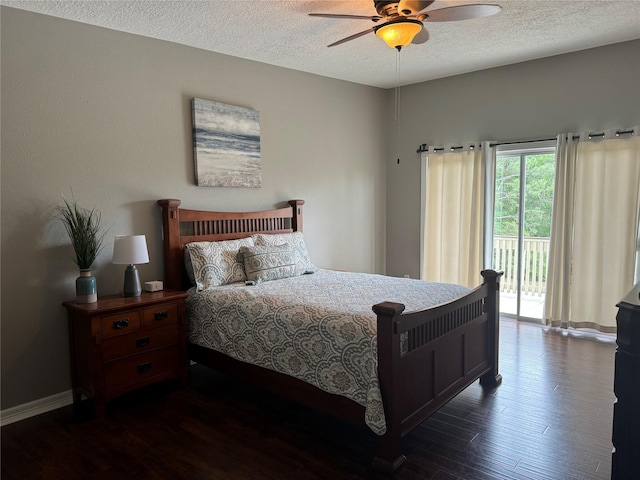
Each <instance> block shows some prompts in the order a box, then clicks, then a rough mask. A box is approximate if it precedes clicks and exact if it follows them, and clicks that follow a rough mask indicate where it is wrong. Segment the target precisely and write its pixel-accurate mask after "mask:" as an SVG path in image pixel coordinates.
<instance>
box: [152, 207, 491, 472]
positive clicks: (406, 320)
mask: <svg viewBox="0 0 640 480" xmlns="http://www.w3.org/2000/svg"><path fill="white" fill-rule="evenodd" d="M180 203H181V202H180V200H175V199H165V200H158V204H159V205H160V206H161V207H162V225H163V232H164V268H165V280H164V282H165V285H166V286H167V288H173V289H181V290H184V289H187V288H189V286H190V285H189V284H188V280H187V276H186V272H185V268H184V257H183V252H184V245H185V244H187V243H189V242H193V241H219V240H228V239H234V238H243V237H248V236H251V235H253V234H255V233H285V232H293V231H302V206H303V205H304V201H303V200H290V201H289V202H288V206H286V207H283V208H278V209H274V210H267V211H259V212H209V211H200V210H186V209H182V208H179V206H180ZM481 273H482V276H483V278H484V282H483V283H482V285H480V286H479V287H477V288H475V289H474V290H472V291H471V292H470V293H469V294H467V295H465V296H464V297H461V298H458V299H456V300H453V301H451V302H449V303H446V304H442V305H439V306H436V307H432V308H429V309H426V310H422V311H419V312H413V313H410V314H403V313H402V312H403V310H404V308H405V307H404V305H402V304H399V303H392V302H382V303H379V304H377V305H373V306H372V308H373V311H374V312H375V313H376V315H377V334H378V376H379V380H380V389H381V393H382V398H383V403H384V411H385V417H386V422H387V432H386V433H385V434H384V435H382V436H380V437H379V447H378V453H377V456H376V457H375V458H374V460H373V467H374V468H376V469H378V470H382V471H385V472H388V473H392V472H393V471H395V470H396V469H397V468H399V467H400V465H402V463H403V462H404V461H405V460H406V458H405V456H404V455H403V454H402V451H401V439H402V437H403V436H404V435H405V434H407V433H408V432H409V431H411V429H413V428H414V427H416V426H417V425H419V424H420V423H422V422H423V421H424V420H425V419H427V418H428V417H429V416H430V415H431V414H432V413H434V412H435V411H436V410H438V409H439V408H440V407H441V406H442V405H444V404H445V403H447V402H448V401H449V400H451V399H452V398H453V397H455V396H456V395H457V394H458V393H459V392H461V391H462V390H463V389H465V388H466V387H467V386H469V385H470V384H471V383H473V382H474V381H475V380H477V379H478V378H479V379H480V384H481V385H482V386H483V387H487V388H494V387H497V386H498V385H499V384H500V383H501V381H502V377H501V376H500V374H499V373H498V327H499V321H498V317H499V314H498V312H499V290H500V289H499V279H500V276H501V275H502V272H495V271H493V270H484V271H482V272H481ZM381 300H384V299H381ZM403 334H407V336H408V337H407V338H408V340H407V345H408V349H407V351H406V352H405V353H401V348H400V337H401V335H403ZM187 352H188V355H189V358H190V359H191V360H193V361H195V362H198V363H201V364H204V365H207V366H209V367H212V368H214V369H216V370H219V371H222V372H225V373H228V374H230V375H233V376H235V377H240V378H243V379H246V380H248V381H251V382H253V383H255V384H257V385H259V386H261V387H263V388H265V389H268V390H271V391H273V392H275V393H277V394H279V395H282V396H284V397H287V398H291V399H294V400H296V401H298V402H300V403H302V404H304V405H307V406H309V407H311V408H314V409H316V410H319V411H322V412H325V413H329V414H330V415H333V416H337V417H339V418H342V419H344V420H348V421H350V422H354V423H356V424H361V425H364V407H363V406H362V405H359V404H357V403H355V402H353V401H352V400H349V399H347V398H346V397H342V396H339V395H333V394H330V393H327V392H324V391H322V390H320V389H319V388H316V387H315V386H312V385H310V384H308V383H305V382H302V381H300V380H298V379H295V378H293V377H290V376H288V375H284V374H281V373H278V372H275V371H272V370H267V369H264V368H261V367H256V366H254V365H250V364H248V363H244V362H240V361H237V360H235V359H233V358H231V357H229V356H227V355H224V354H221V353H219V352H215V351H212V350H209V349H206V348H203V347H200V346H197V345H193V344H189V345H188V346H187Z"/></svg>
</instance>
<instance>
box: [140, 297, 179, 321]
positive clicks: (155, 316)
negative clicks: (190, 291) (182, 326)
mask: <svg viewBox="0 0 640 480" xmlns="http://www.w3.org/2000/svg"><path fill="white" fill-rule="evenodd" d="M177 321H178V303H177V302H167V303H161V304H160V305H155V306H153V307H151V308H145V309H144V314H143V319H142V322H143V324H144V326H145V327H155V326H158V325H163V324H166V323H174V322H177Z"/></svg>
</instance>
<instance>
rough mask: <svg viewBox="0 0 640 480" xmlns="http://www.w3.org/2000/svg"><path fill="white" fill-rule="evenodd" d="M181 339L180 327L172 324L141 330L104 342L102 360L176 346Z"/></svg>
mask: <svg viewBox="0 0 640 480" xmlns="http://www.w3.org/2000/svg"><path fill="white" fill-rule="evenodd" d="M179 337H180V333H179V325H178V324H177V323H170V324H168V325H163V326H162V327H158V328H154V329H152V330H151V329H147V330H140V331H138V332H133V333H129V334H127V335H121V336H117V337H113V338H107V339H105V340H104V341H103V342H102V359H103V360H104V361H105V362H107V361H109V360H115V359H116V358H120V357H125V356H127V355H134V354H137V353H142V352H144V351H147V350H151V349H154V348H160V347H165V346H167V345H175V344H176V343H177V342H178V338H179Z"/></svg>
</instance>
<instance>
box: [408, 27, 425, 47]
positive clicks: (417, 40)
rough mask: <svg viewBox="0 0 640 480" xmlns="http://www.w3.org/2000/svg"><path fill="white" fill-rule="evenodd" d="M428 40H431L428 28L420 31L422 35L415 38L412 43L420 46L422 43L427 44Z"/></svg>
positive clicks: (419, 34)
mask: <svg viewBox="0 0 640 480" xmlns="http://www.w3.org/2000/svg"><path fill="white" fill-rule="evenodd" d="M427 40H429V31H428V30H427V29H426V28H423V29H422V30H420V33H418V34H417V35H416V36H415V37H413V41H412V42H411V43H415V44H416V45H419V44H421V43H425V42H426V41H427Z"/></svg>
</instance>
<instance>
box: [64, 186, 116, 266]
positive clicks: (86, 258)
mask: <svg viewBox="0 0 640 480" xmlns="http://www.w3.org/2000/svg"><path fill="white" fill-rule="evenodd" d="M62 199H63V201H64V204H63V205H60V206H58V215H57V216H58V218H59V219H60V220H61V221H62V223H63V224H64V227H65V229H66V230H67V233H68V234H69V238H70V239H71V245H72V246H73V250H74V251H75V257H74V258H73V260H74V262H75V263H76V265H78V268H79V269H80V270H90V269H91V266H92V265H93V262H94V261H95V260H96V257H97V256H98V253H100V250H102V247H103V240H104V235H105V233H106V232H103V233H100V222H101V220H102V215H101V213H100V211H99V210H96V208H95V207H94V208H92V209H91V210H88V209H86V208H82V207H80V206H78V203H77V202H76V201H75V199H72V200H67V199H66V198H65V197H64V196H63V197H62Z"/></svg>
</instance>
